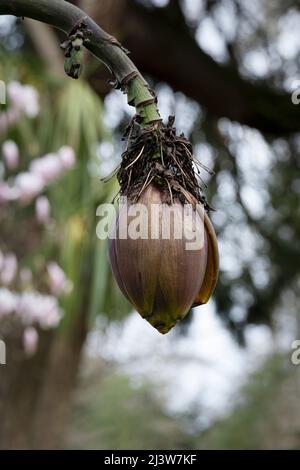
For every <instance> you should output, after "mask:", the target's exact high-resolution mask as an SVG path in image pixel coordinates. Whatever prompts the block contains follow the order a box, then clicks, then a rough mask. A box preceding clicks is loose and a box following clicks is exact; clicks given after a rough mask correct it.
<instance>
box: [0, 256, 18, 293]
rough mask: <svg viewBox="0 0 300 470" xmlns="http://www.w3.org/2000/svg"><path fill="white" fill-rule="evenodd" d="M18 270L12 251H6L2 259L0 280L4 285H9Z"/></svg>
mask: <svg viewBox="0 0 300 470" xmlns="http://www.w3.org/2000/svg"><path fill="white" fill-rule="evenodd" d="M17 271H18V262H17V257H16V255H15V254H14V253H8V254H7V255H5V256H4V258H3V259H2V268H1V272H0V281H1V283H2V284H4V285H5V286H8V285H10V284H11V283H12V282H13V280H14V279H15V277H16V275H17Z"/></svg>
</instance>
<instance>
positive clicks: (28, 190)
mask: <svg viewBox="0 0 300 470" xmlns="http://www.w3.org/2000/svg"><path fill="white" fill-rule="evenodd" d="M15 185H16V188H17V189H18V190H19V198H20V200H21V201H22V202H25V203H27V202H31V201H32V200H33V199H34V198H35V197H36V196H38V195H39V194H40V193H41V192H42V191H43V189H44V181H43V179H42V178H41V177H40V176H38V175H36V174H33V173H28V172H26V173H20V174H19V175H18V176H17V177H16V179H15Z"/></svg>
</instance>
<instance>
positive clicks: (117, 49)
mask: <svg viewBox="0 0 300 470" xmlns="http://www.w3.org/2000/svg"><path fill="white" fill-rule="evenodd" d="M0 14H2V15H15V16H18V17H22V18H23V17H28V18H32V19H35V20H38V21H42V22H44V23H47V24H49V25H51V26H54V27H55V28H57V29H60V30H62V31H64V32H65V33H67V34H68V35H69V40H70V43H71V39H72V36H71V39H70V33H72V34H73V33H74V31H75V29H76V27H77V28H80V25H82V24H84V26H85V28H86V29H85V31H87V32H89V33H90V34H89V36H88V40H87V41H84V43H83V44H84V45H85V47H86V48H87V49H88V50H89V51H90V52H92V53H93V54H94V55H95V56H96V57H97V58H98V59H100V60H101V61H102V62H103V63H104V64H105V65H106V66H107V67H108V69H109V70H110V71H111V73H112V74H113V75H114V77H115V79H116V86H117V87H118V88H121V89H122V90H123V91H126V92H127V93H128V94H129V95H130V102H131V104H133V105H136V103H138V104H137V105H136V107H138V108H139V109H137V113H138V114H139V113H140V114H141V115H142V116H143V119H144V124H145V125H147V124H150V123H152V122H154V121H159V120H160V116H159V112H158V109H157V106H156V102H155V100H154V98H155V96H154V94H153V92H152V91H151V90H150V88H149V86H148V83H147V82H146V80H145V79H144V78H143V77H142V75H141V74H140V72H139V71H138V69H137V68H136V66H135V65H134V63H133V62H132V61H131V60H130V59H129V57H128V55H127V53H128V51H127V50H126V49H124V47H123V46H122V45H121V44H120V43H119V42H118V41H117V40H116V39H115V38H114V37H113V36H111V35H109V34H107V33H106V32H105V31H104V30H103V29H102V28H100V26H98V24H97V23H95V22H94V21H93V20H92V19H91V18H90V17H89V16H88V15H86V14H85V13H84V12H83V11H82V10H81V9H80V8H78V7H77V6H75V5H73V4H71V3H69V2H65V1H64V0H52V1H51V2H49V1H48V0H28V1H27V0H2V2H1V4H0ZM72 47H73V46H72ZM66 57H69V55H66ZM74 78H78V77H74ZM141 111H143V112H141Z"/></svg>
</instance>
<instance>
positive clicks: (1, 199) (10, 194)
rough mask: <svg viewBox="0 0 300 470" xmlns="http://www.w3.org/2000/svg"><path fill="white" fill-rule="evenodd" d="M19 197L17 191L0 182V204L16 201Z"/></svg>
mask: <svg viewBox="0 0 300 470" xmlns="http://www.w3.org/2000/svg"><path fill="white" fill-rule="evenodd" d="M19 195H20V194H19V191H18V189H16V188H12V187H10V186H9V185H8V184H7V183H5V182H4V181H0V204H6V203H7V202H11V201H16V200H17V199H18V197H19Z"/></svg>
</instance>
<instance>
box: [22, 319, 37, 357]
mask: <svg viewBox="0 0 300 470" xmlns="http://www.w3.org/2000/svg"><path fill="white" fill-rule="evenodd" d="M38 342H39V334H38V332H37V330H36V329H35V328H34V327H33V326H28V327H27V328H25V330H24V332H23V347H24V351H25V353H26V354H27V355H28V356H33V355H34V354H35V353H36V351H37V348H38Z"/></svg>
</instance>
